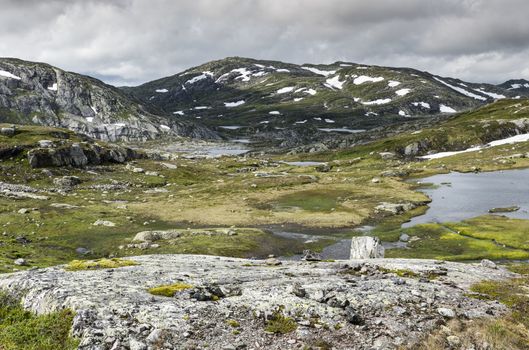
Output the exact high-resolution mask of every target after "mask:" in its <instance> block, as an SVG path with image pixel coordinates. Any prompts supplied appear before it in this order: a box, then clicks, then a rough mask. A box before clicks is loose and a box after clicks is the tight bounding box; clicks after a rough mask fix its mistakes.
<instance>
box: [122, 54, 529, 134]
mask: <svg viewBox="0 0 529 350" xmlns="http://www.w3.org/2000/svg"><path fill="white" fill-rule="evenodd" d="M123 90H124V91H125V92H127V93H128V94H130V95H132V96H134V97H135V98H137V99H139V100H141V101H143V103H144V104H145V106H146V108H147V109H149V110H150V111H152V112H155V113H166V114H173V115H176V116H178V117H179V118H180V119H181V120H189V119H195V118H200V119H202V121H203V122H204V123H205V124H207V125H210V126H218V127H221V128H222V127H226V126H229V127H230V128H229V129H232V130H233V129H236V128H237V127H238V126H242V127H251V128H252V130H253V131H255V129H257V130H261V129H265V130H270V129H271V128H272V127H280V128H285V127H290V126H292V125H295V124H305V125H306V126H308V125H311V126H313V127H316V128H320V129H325V130H328V129H336V128H341V127H346V128H351V129H365V128H372V127H375V126H380V125H386V124H390V123H393V122H398V121H404V120H409V118H413V117H423V116H429V115H437V114H443V113H445V114H449V113H455V112H456V111H464V110H469V109H473V108H476V107H478V106H481V105H484V104H486V103H489V102H493V101H494V100H495V99H501V98H505V97H511V98H514V97H516V96H518V95H520V94H522V93H525V91H516V90H512V89H509V88H505V87H503V86H495V85H490V84H472V83H466V82H463V81H461V80H457V79H452V78H441V77H438V76H434V75H432V74H430V73H427V72H420V71H417V70H414V69H408V68H387V67H378V66H365V65H358V64H354V63H345V62H336V63H333V64H330V65H312V64H305V65H296V64H289V63H283V62H276V61H262V60H254V59H249V58H239V57H231V58H226V59H223V60H219V61H213V62H209V63H206V64H204V65H201V66H198V67H195V68H191V69H189V70H186V71H185V72H182V73H180V74H176V75H173V76H170V77H166V78H162V79H159V80H155V81H152V82H148V83H146V84H143V85H140V86H138V87H125V88H123ZM225 129H226V128H225ZM345 131H347V130H345Z"/></svg>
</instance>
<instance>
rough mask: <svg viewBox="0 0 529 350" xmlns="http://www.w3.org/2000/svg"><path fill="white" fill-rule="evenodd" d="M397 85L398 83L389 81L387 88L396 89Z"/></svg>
mask: <svg viewBox="0 0 529 350" xmlns="http://www.w3.org/2000/svg"><path fill="white" fill-rule="evenodd" d="M399 85H400V81H395V80H390V81H389V82H388V86H389V87H397V86H399Z"/></svg>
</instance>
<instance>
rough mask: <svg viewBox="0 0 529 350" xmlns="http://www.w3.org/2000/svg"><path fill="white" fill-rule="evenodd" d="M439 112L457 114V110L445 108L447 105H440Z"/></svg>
mask: <svg viewBox="0 0 529 350" xmlns="http://www.w3.org/2000/svg"><path fill="white" fill-rule="evenodd" d="M439 111H440V112H441V113H457V111H456V110H455V109H453V108H452V107H449V106H445V105H439Z"/></svg>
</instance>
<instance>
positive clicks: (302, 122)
mask: <svg viewBox="0 0 529 350" xmlns="http://www.w3.org/2000/svg"><path fill="white" fill-rule="evenodd" d="M306 122H307V119H305V120H300V121H297V122H295V123H294V124H305V123H306Z"/></svg>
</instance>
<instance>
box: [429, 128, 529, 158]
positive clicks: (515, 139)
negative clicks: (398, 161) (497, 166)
mask: <svg viewBox="0 0 529 350" xmlns="http://www.w3.org/2000/svg"><path fill="white" fill-rule="evenodd" d="M526 141H529V134H520V135H516V136H511V137H507V138H505V139H501V140H496V141H492V142H489V143H487V144H486V145H484V146H474V147H470V148H467V149H465V150H462V151H453V152H440V153H435V154H428V155H426V156H422V157H420V158H422V159H439V158H444V157H449V156H453V155H455V154H461V153H468V152H475V151H479V150H482V149H485V148H489V147H495V146H503V145H510V144H513V143H519V142H526Z"/></svg>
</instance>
